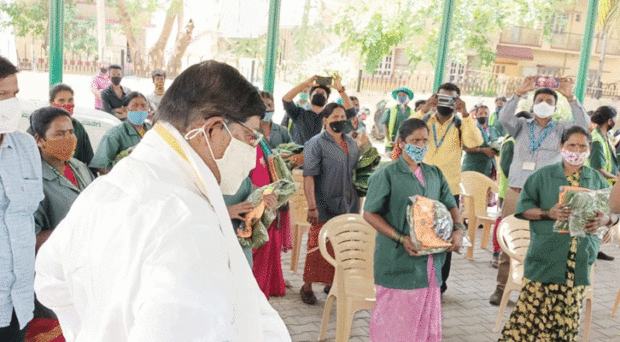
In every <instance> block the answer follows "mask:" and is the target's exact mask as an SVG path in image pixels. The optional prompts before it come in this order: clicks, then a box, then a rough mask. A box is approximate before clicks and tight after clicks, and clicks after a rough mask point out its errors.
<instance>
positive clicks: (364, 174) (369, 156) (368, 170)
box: [353, 143, 381, 197]
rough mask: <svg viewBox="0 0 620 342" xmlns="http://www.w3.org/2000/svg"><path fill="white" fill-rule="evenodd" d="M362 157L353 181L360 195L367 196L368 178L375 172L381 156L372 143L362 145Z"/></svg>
mask: <svg viewBox="0 0 620 342" xmlns="http://www.w3.org/2000/svg"><path fill="white" fill-rule="evenodd" d="M360 153H361V158H360V160H359V162H358V163H357V166H356V167H355V172H354V173H353V183H354V185H355V190H356V191H357V195H358V196H359V197H365V196H366V194H367V193H368V179H369V178H370V176H371V175H372V174H373V172H375V170H376V169H377V166H379V164H380V162H381V156H380V155H379V152H378V151H377V149H376V148H374V147H373V146H372V144H371V143H366V144H364V145H362V146H361V147H360Z"/></svg>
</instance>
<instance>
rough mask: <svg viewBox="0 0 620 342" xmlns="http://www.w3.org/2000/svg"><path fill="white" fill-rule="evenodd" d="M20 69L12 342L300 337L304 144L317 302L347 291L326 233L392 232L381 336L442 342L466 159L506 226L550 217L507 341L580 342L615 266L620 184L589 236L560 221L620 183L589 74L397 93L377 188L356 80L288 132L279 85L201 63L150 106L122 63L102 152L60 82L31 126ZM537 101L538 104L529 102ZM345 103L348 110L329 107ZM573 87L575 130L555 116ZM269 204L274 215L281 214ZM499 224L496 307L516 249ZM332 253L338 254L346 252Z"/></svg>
mask: <svg viewBox="0 0 620 342" xmlns="http://www.w3.org/2000/svg"><path fill="white" fill-rule="evenodd" d="M17 74H18V70H17V68H16V67H15V66H14V65H12V64H11V63H10V62H9V61H8V60H7V59H5V58H3V57H0V244H1V245H0V340H2V341H5V340H6V341H24V340H28V341H62V340H64V339H66V340H70V341H72V340H76V339H77V340H84V341H101V340H114V341H129V340H148V341H171V340H178V341H186V340H207V341H290V336H289V333H288V331H287V329H286V327H285V325H284V323H283V321H282V319H281V318H280V317H279V316H278V314H277V312H276V311H275V310H274V309H273V308H272V307H271V306H270V305H269V302H268V300H269V298H271V297H274V296H283V295H285V294H286V292H287V289H288V288H290V286H289V285H288V284H287V282H285V280H284V276H283V272H282V262H281V257H282V253H283V252H286V251H287V250H290V249H291V248H292V246H291V236H290V230H291V216H290V211H289V210H290V209H289V207H288V205H287V204H286V202H287V200H286V196H285V194H284V192H286V191H284V190H282V189H280V188H277V187H280V186H282V184H288V183H287V182H289V183H291V184H292V181H289V180H288V178H287V174H289V175H290V170H288V169H289V166H288V164H286V165H287V166H286V167H285V169H287V170H285V171H282V170H281V169H278V167H279V165H280V164H279V163H284V162H283V159H281V156H280V154H279V152H278V151H280V150H281V149H283V148H290V146H293V147H294V148H295V149H302V150H303V162H302V163H299V164H298V165H293V166H290V168H293V167H299V168H301V169H302V170H303V192H304V194H305V198H306V201H307V222H308V223H310V225H311V228H310V231H309V234H308V240H307V249H308V252H307V255H306V260H305V267H304V272H303V282H304V284H303V286H302V287H301V289H299V295H300V297H301V300H302V301H303V303H305V304H307V305H315V304H316V303H317V297H316V295H315V293H314V290H313V285H317V284H320V285H323V286H324V288H323V290H324V291H325V292H326V293H329V291H330V288H331V285H332V283H333V281H334V273H335V269H334V267H333V266H332V265H331V264H330V263H329V262H327V260H326V259H325V258H324V257H323V256H322V255H321V252H320V250H319V235H320V233H321V230H322V229H323V227H324V225H325V224H326V223H327V222H328V221H329V220H330V219H332V218H334V217H337V216H340V215H343V214H349V213H361V212H363V217H364V219H365V220H366V222H367V223H368V224H369V225H370V226H372V227H373V228H375V229H376V231H377V236H376V247H375V255H374V281H375V285H376V305H375V308H374V310H373V312H372V315H371V319H370V330H369V334H370V340H371V341H381V342H385V341H409V340H410V341H422V340H424V341H440V340H441V339H442V323H441V317H442V313H441V300H442V295H443V293H444V292H445V291H447V289H448V284H449V282H448V280H449V275H450V269H451V259H452V253H453V252H458V251H459V250H460V249H461V247H462V246H463V244H464V242H465V241H464V238H465V231H466V228H465V224H464V222H463V218H462V217H461V210H460V209H459V207H460V204H461V199H460V194H461V186H460V183H461V173H462V172H464V171H474V172H478V173H480V174H483V175H484V176H486V177H489V178H491V179H493V180H495V181H497V182H498V184H499V194H497V195H498V197H499V203H495V202H494V200H493V199H494V197H495V195H494V194H489V196H488V205H489V206H495V205H498V206H499V207H500V208H501V218H499V219H498V221H497V225H499V223H500V222H501V220H502V219H503V218H505V217H508V216H510V215H515V216H516V217H517V218H520V219H524V220H528V221H530V230H531V244H530V247H529V250H528V254H527V257H526V261H525V273H524V277H525V279H524V286H523V290H522V291H521V295H520V297H519V302H518V303H517V307H516V309H515V310H514V312H513V313H512V315H511V317H510V319H509V321H508V323H507V324H506V326H505V327H504V330H503V331H502V334H501V337H500V341H524V340H526V339H525V336H534V337H536V340H545V341H547V340H548V341H551V340H554V341H555V340H562V341H564V340H566V341H572V340H574V338H575V337H576V335H577V332H578V328H579V317H580V316H579V315H580V310H581V303H582V299H583V295H584V291H585V286H587V285H589V284H590V279H589V274H590V272H589V270H590V267H591V265H592V264H593V263H594V260H595V259H596V258H597V256H598V257H599V258H602V259H605V260H611V259H613V258H611V257H609V256H607V255H604V254H602V255H601V254H600V253H599V251H598V250H599V247H600V244H601V243H602V240H605V241H606V240H608V238H609V234H606V235H605V237H604V238H603V239H602V240H601V238H599V237H598V236H597V235H595V234H593V233H595V232H598V231H600V229H601V228H605V227H610V226H613V225H615V224H617V223H618V221H619V216H618V215H616V214H614V213H617V212H618V211H620V210H619V209H620V197H619V196H620V185H617V186H615V188H614V190H613V192H612V197H611V200H610V207H611V209H612V213H604V212H598V213H597V215H596V216H595V217H592V218H590V219H589V220H588V221H587V223H586V225H585V227H584V229H585V231H586V232H587V234H586V236H585V237H572V236H570V235H569V234H562V233H558V232H555V231H554V228H553V226H554V223H556V222H563V221H566V220H567V219H568V217H569V216H570V214H571V212H570V210H569V209H568V208H566V207H565V206H564V204H563V203H558V202H559V200H558V198H559V192H560V188H561V187H562V186H575V187H581V188H586V189H592V190H598V189H604V188H608V187H610V186H614V184H615V183H616V180H617V177H618V171H619V167H618V156H617V154H616V147H617V143H618V140H620V139H615V141H614V137H613V134H612V131H613V128H614V123H615V120H616V110H615V109H614V108H613V107H610V106H603V107H600V108H598V109H596V110H595V111H593V112H592V113H590V114H588V113H587V112H586V110H585V109H584V107H583V105H582V104H581V103H580V102H579V101H578V100H577V99H576V98H575V96H574V95H573V85H572V81H571V80H569V79H562V80H561V82H560V85H559V88H557V89H555V90H554V89H549V88H539V87H537V86H536V85H535V78H534V77H526V78H524V80H523V84H522V85H521V86H520V87H519V89H517V91H516V93H515V94H512V96H511V97H510V99H506V98H504V97H498V98H497V99H496V101H495V104H496V108H495V109H494V111H491V110H490V109H489V107H488V106H486V105H482V104H478V105H476V106H474V107H473V109H471V110H468V107H467V104H466V103H465V101H464V100H463V97H462V94H461V90H460V88H459V87H458V86H457V85H455V84H452V83H444V84H442V85H440V86H439V87H438V88H437V89H436V90H435V92H434V93H433V94H432V95H431V96H430V97H429V98H427V99H423V100H417V101H415V102H414V96H415V94H414V93H413V91H411V90H410V89H408V88H406V87H400V88H398V89H395V90H394V91H393V92H392V94H391V95H392V98H393V99H394V101H395V105H394V106H393V107H391V108H389V109H388V110H387V111H386V112H385V115H384V116H383V118H381V123H382V124H383V125H385V127H386V132H387V134H386V137H385V139H386V141H385V151H386V154H385V155H384V160H385V161H384V162H383V163H382V165H380V166H378V167H376V169H373V172H372V175H371V176H370V178H369V180H368V182H367V184H366V185H367V187H366V188H364V191H361V190H360V187H359V184H358V183H359V177H358V175H357V174H356V172H357V168H358V166H359V164H360V163H362V161H364V158H366V156H367V154H368V151H369V150H371V149H374V147H372V144H371V142H370V141H369V139H368V137H367V134H366V123H365V122H364V121H365V120H366V113H364V112H362V111H361V110H360V101H359V99H358V98H356V97H355V96H349V95H348V94H347V91H346V88H345V86H344V85H343V84H342V80H341V79H340V77H339V76H337V75H336V76H335V77H334V78H333V81H332V82H331V84H325V83H323V82H321V83H319V81H320V78H319V77H318V76H313V77H310V78H309V79H307V80H306V81H304V82H303V83H301V84H299V85H297V86H295V87H293V88H292V89H291V90H290V91H289V92H288V93H286V94H285V95H284V96H283V98H282V102H283V105H284V109H285V112H286V113H285V116H284V121H283V123H282V125H280V124H277V123H275V122H274V121H273V118H274V111H275V103H274V101H275V100H274V97H273V95H272V94H271V93H269V92H264V91H263V92H261V91H259V90H257V89H256V88H255V87H254V86H252V85H251V84H250V83H249V82H248V81H247V80H246V79H245V78H244V77H243V76H242V75H241V74H240V73H239V72H238V71H237V70H236V69H234V68H233V67H231V66H229V65H227V64H224V63H219V62H215V61H207V62H202V63H199V64H196V65H193V66H190V67H189V68H188V69H187V70H185V71H184V72H182V73H181V74H180V75H179V76H177V77H176V78H175V79H174V80H173V82H172V84H171V85H170V87H169V88H168V89H165V86H164V85H165V79H166V75H165V73H164V72H163V71H161V70H154V71H153V72H152V80H153V85H154V89H153V91H152V92H149V93H148V95H146V96H145V95H143V94H142V93H140V92H137V91H131V90H130V89H128V88H126V87H124V86H122V85H121V81H122V77H123V70H122V68H121V67H120V66H117V65H110V66H106V65H102V66H101V70H100V72H99V73H98V74H97V75H96V76H95V77H94V78H93V81H92V84H91V89H92V91H93V94H94V95H95V108H96V109H101V110H103V111H105V112H107V113H109V114H110V115H113V116H115V117H116V118H118V119H120V120H121V121H122V123H121V124H119V125H117V126H115V127H112V128H111V129H110V130H109V131H108V132H107V133H106V134H105V135H104V136H103V138H102V140H101V141H100V142H99V144H98V148H97V149H96V151H93V148H92V144H91V141H90V139H89V136H88V134H87V132H86V130H85V129H84V127H83V125H82V124H81V123H80V122H79V121H78V120H76V119H74V118H73V117H72V114H73V109H74V104H73V103H74V98H73V95H74V92H73V90H72V89H71V87H69V86H67V85H65V84H57V85H55V86H54V87H52V88H51V90H50V98H49V104H50V106H49V107H43V108H40V109H38V110H36V111H34V112H33V113H31V114H30V128H29V129H28V133H29V134H26V133H21V132H18V131H17V122H18V120H19V118H20V117H21V112H20V107H19V103H18V101H17V99H16V94H17V92H18V91H19V87H18V80H17ZM530 92H534V93H533V104H532V107H531V109H530V110H528V111H523V112H519V113H517V108H519V102H520V101H522V100H523V99H525V98H526V97H527V95H528V94H529V93H530ZM332 93H338V95H339V100H338V101H333V102H330V96H331V95H332ZM559 96H562V97H564V98H565V99H566V100H567V101H568V103H569V104H570V109H571V111H572V116H573V120H572V121H562V120H556V119H554V114H555V113H556V109H557V104H558V99H559ZM233 98H234V99H235V101H231V100H230V99H233ZM296 99H298V100H297V102H295V100H296ZM411 104H413V105H411ZM375 153H376V150H375ZM276 157H277V158H276ZM282 165H284V164H282ZM290 177H292V176H290ZM274 185H275V186H276V190H275V191H272V190H269V191H267V190H263V189H267V188H269V189H272V188H270V186H274ZM256 194H258V195H256ZM416 195H417V196H423V197H425V198H428V199H431V200H434V201H437V202H438V203H441V204H442V205H443V206H445V208H446V209H447V211H448V212H449V216H450V219H451V220H452V222H453V226H452V227H451V233H450V235H449V238H448V239H447V241H448V242H449V243H450V247H448V248H447V249H446V250H445V251H444V252H437V253H431V254H429V253H424V251H423V250H422V249H421V246H420V245H419V244H416V243H415V241H414V240H412V239H411V235H412V232H411V231H410V227H411V225H410V223H409V222H408V220H407V216H408V214H407V212H408V210H409V206H410V204H411V200H410V199H411V198H412V197H413V196H416ZM257 203H259V204H258V205H257ZM267 212H268V213H272V214H273V215H272V216H273V217H272V219H270V220H263V218H264V217H267V216H266V215H267V214H265V213H267ZM256 218H257V219H258V220H256ZM258 221H260V224H263V223H264V227H262V228H264V229H261V227H260V226H259V225H257V222H258ZM497 225H496V229H497ZM247 231H249V232H250V235H249V236H250V237H249V238H248V237H247V236H245V235H243V232H247ZM493 235H494V254H493V261H492V266H493V267H496V268H497V269H498V271H497V288H496V291H495V292H494V293H493V294H492V296H491V298H490V302H491V304H494V305H497V304H499V301H500V300H501V297H502V295H503V291H504V288H505V285H506V282H507V277H508V271H509V262H510V259H509V257H508V256H507V255H506V254H504V253H501V250H500V248H499V245H498V244H497V236H496V233H494V234H493ZM259 240H260V242H259ZM327 250H328V252H329V253H331V254H333V248H332V246H331V245H330V244H329V242H328V244H327ZM205 265H207V266H205ZM35 270H36V277H35ZM35 294H36V296H35ZM524 331H525V333H524Z"/></svg>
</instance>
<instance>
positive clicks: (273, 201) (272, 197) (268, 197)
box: [263, 193, 278, 211]
mask: <svg viewBox="0 0 620 342" xmlns="http://www.w3.org/2000/svg"><path fill="white" fill-rule="evenodd" d="M263 201H265V209H267V210H269V211H274V210H276V208H277V206H278V197H277V196H276V194H274V193H270V194H263Z"/></svg>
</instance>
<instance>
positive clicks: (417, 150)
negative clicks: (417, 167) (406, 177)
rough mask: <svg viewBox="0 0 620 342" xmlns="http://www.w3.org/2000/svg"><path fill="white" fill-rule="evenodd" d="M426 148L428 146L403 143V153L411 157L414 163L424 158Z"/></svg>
mask: <svg viewBox="0 0 620 342" xmlns="http://www.w3.org/2000/svg"><path fill="white" fill-rule="evenodd" d="M427 150H428V147H426V146H423V147H420V146H416V145H411V144H406V145H405V153H407V155H408V156H409V158H411V159H413V161H414V162H416V163H421V162H422V160H424V156H425V155H426V151H427Z"/></svg>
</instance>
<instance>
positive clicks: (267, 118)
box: [263, 111, 273, 122]
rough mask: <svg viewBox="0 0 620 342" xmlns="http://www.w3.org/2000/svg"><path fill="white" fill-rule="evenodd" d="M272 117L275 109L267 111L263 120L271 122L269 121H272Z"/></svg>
mask: <svg viewBox="0 0 620 342" xmlns="http://www.w3.org/2000/svg"><path fill="white" fill-rule="evenodd" d="M271 118H273V111H271V112H265V117H264V118H263V121H264V122H269V121H271Z"/></svg>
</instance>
